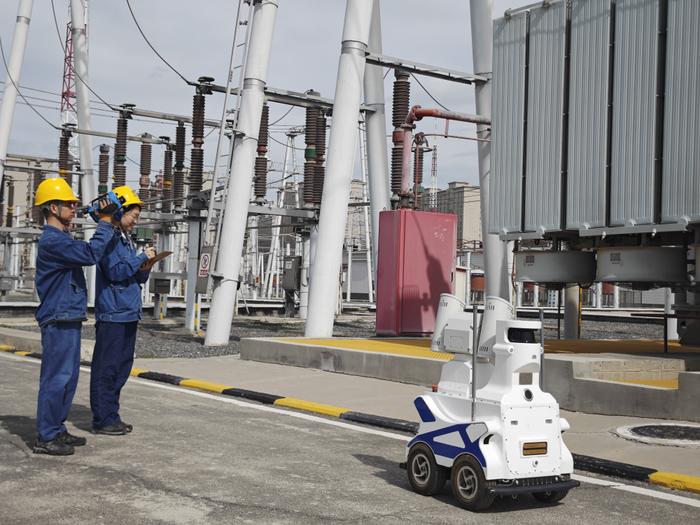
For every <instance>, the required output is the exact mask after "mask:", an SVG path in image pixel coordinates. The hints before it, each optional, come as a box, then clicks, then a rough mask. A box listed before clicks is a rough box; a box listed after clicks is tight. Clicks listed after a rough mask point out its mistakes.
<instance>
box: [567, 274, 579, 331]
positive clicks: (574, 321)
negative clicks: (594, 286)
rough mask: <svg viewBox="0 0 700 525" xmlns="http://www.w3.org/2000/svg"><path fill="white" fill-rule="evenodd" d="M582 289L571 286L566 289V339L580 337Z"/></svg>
mask: <svg viewBox="0 0 700 525" xmlns="http://www.w3.org/2000/svg"><path fill="white" fill-rule="evenodd" d="M580 298H581V288H580V287H579V286H577V285H575V284H574V285H569V286H566V287H565V288H564V339H578V338H579V337H580V330H581V326H580V319H581V301H580Z"/></svg>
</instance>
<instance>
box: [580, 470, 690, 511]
mask: <svg viewBox="0 0 700 525" xmlns="http://www.w3.org/2000/svg"><path fill="white" fill-rule="evenodd" d="M571 477H572V478H573V479H576V480H578V481H580V482H582V483H590V484H591V485H600V486H601V487H608V488H611V489H617V490H624V491H625V492H632V493H634V494H641V495H643V496H650V497H652V498H657V499H665V500H667V501H673V502H674V503H682V504H683V505H689V506H691V507H697V508H700V500H698V499H693V498H686V497H684V496H678V495H676V494H670V493H668V492H659V491H658V490H651V489H646V488H644V487H637V486H636V485H625V484H624V483H618V482H615V481H609V480H606V479H599V478H591V477H588V476H581V475H580V474H573V475H572V476H571Z"/></svg>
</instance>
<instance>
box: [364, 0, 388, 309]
mask: <svg viewBox="0 0 700 525" xmlns="http://www.w3.org/2000/svg"><path fill="white" fill-rule="evenodd" d="M368 48H369V51H371V52H373V53H376V54H377V55H381V54H382V22H381V18H380V15H379V0H374V5H373V6H372V22H371V26H370V32H369V43H368ZM364 84H365V105H366V106H368V107H370V108H372V109H374V112H369V111H368V112H367V113H365V133H366V137H367V164H368V167H369V206H370V214H371V216H372V222H371V224H372V254H374V255H375V256H376V254H377V245H378V242H379V212H380V211H382V210H390V209H391V202H390V199H391V192H390V191H389V166H388V161H387V158H388V157H387V150H386V116H385V114H384V103H385V98H384V78H383V71H382V67H381V66H375V65H372V64H366V65H365V79H364ZM363 162H364V161H363ZM367 250H368V251H369V245H368V248H367ZM374 260H375V261H376V257H375V258H374ZM368 264H372V262H371V261H370V262H368ZM376 270H377V269H376V263H375V264H372V274H373V275H376ZM371 288H372V287H371V286H370V296H371V295H372V292H371ZM371 301H372V298H371V297H370V302H371Z"/></svg>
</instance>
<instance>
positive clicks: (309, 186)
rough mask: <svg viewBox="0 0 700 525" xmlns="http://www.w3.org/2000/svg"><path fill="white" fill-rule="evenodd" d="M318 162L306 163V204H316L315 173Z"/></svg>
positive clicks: (308, 161)
mask: <svg viewBox="0 0 700 525" xmlns="http://www.w3.org/2000/svg"><path fill="white" fill-rule="evenodd" d="M315 171H316V162H314V161H310V160H307V161H305V162H304V204H307V205H310V204H313V203H314V173H315Z"/></svg>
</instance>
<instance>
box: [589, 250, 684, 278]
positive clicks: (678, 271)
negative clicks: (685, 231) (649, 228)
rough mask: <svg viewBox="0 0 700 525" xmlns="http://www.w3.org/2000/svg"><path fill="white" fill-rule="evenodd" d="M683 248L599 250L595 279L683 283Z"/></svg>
mask: <svg viewBox="0 0 700 525" xmlns="http://www.w3.org/2000/svg"><path fill="white" fill-rule="evenodd" d="M686 265H687V263H686V257H685V250H684V249H683V248H682V247H677V246H624V247H607V248H599V249H598V272H597V275H596V281H601V282H629V283H635V282H636V283H685V282H687V281H688V272H687V269H686Z"/></svg>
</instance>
